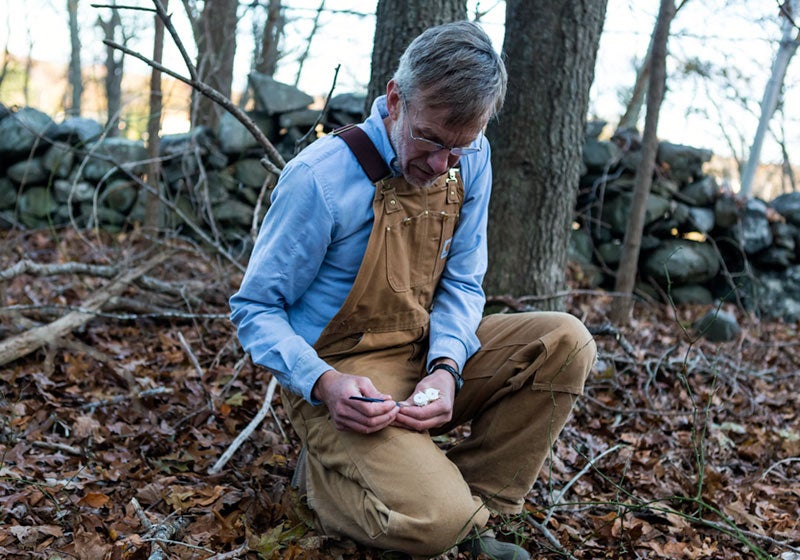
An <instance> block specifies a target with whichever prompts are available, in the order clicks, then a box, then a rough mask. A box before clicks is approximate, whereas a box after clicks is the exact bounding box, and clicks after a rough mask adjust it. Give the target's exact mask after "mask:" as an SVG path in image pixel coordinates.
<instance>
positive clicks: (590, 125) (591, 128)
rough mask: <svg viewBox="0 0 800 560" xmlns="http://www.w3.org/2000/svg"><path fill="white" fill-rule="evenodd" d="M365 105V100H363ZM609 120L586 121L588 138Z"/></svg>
mask: <svg viewBox="0 0 800 560" xmlns="http://www.w3.org/2000/svg"><path fill="white" fill-rule="evenodd" d="M361 105H362V107H363V105H364V104H363V102H362V104H361ZM607 124H608V121H589V122H587V123H586V137H587V138H595V139H596V138H597V137H598V136H600V135H601V134H602V133H603V130H604V129H605V128H606V125H607Z"/></svg>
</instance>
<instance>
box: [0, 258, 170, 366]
mask: <svg viewBox="0 0 800 560" xmlns="http://www.w3.org/2000/svg"><path fill="white" fill-rule="evenodd" d="M169 256H170V252H169V251H164V252H162V253H159V254H157V255H155V256H154V257H152V258H150V259H149V260H147V261H146V262H144V263H143V264H141V265H139V266H137V267H136V268H134V269H132V270H130V271H127V272H124V273H122V274H120V275H119V276H117V277H116V278H115V279H114V280H112V281H111V282H110V283H109V284H108V285H107V286H105V287H103V288H102V289H100V290H98V291H97V292H96V293H95V294H94V295H92V296H91V297H89V298H88V299H87V300H86V302H85V303H84V305H83V306H82V307H83V308H84V309H86V310H88V311H97V310H98V309H100V308H101V307H102V306H103V304H104V303H105V302H107V301H108V300H109V299H111V298H112V297H114V296H117V295H119V294H120V293H122V291H123V290H124V289H125V288H126V287H127V286H128V284H130V283H131V282H132V281H133V280H135V279H136V278H138V277H140V276H141V275H143V274H144V273H145V272H147V271H149V270H151V269H152V268H154V267H156V266H158V265H159V264H161V263H162V262H164V261H165V260H166V259H167V258H168V257H169ZM92 317H93V315H91V314H87V313H80V312H72V313H69V314H67V315H65V316H64V317H61V318H60V319H56V320H55V321H53V322H52V323H50V324H47V325H43V326H41V327H36V328H33V329H31V330H29V331H26V332H24V333H22V334H20V335H17V336H14V337H12V338H9V339H6V340H3V341H2V342H0V366H2V365H5V364H7V363H9V362H13V361H14V360H17V359H19V358H21V357H23V356H27V355H28V354H30V353H31V352H35V351H36V350H38V349H40V348H42V347H43V346H45V345H46V344H48V343H49V342H51V341H53V340H57V339H59V338H61V337H63V336H65V335H67V334H68V333H70V332H72V331H73V330H74V329H76V328H78V327H80V326H81V325H84V324H86V323H87V322H89V320H91V318H92Z"/></svg>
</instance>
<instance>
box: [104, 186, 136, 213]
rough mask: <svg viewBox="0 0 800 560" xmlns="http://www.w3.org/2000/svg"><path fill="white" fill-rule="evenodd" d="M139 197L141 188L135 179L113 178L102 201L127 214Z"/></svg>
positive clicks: (105, 190) (116, 210)
mask: <svg viewBox="0 0 800 560" xmlns="http://www.w3.org/2000/svg"><path fill="white" fill-rule="evenodd" d="M138 197H139V189H138V188H137V186H136V184H135V183H134V182H133V181H129V180H127V179H113V180H111V181H109V183H108V184H107V185H106V188H105V189H104V190H103V194H102V195H101V196H100V202H101V203H103V204H105V205H106V206H107V207H109V208H111V209H112V210H114V211H115V212H118V213H120V214H123V215H124V214H127V213H128V211H129V210H130V209H131V208H132V207H133V204H134V203H135V202H136V199H137V198H138Z"/></svg>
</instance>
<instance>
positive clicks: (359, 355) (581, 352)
mask: <svg viewBox="0 0 800 560" xmlns="http://www.w3.org/2000/svg"><path fill="white" fill-rule="evenodd" d="M348 143H349V142H348ZM370 146H371V144H370ZM373 149H374V147H373ZM354 151H356V150H355V149H354ZM356 155H359V154H358V152H356ZM359 159H361V158H359ZM381 161H382V160H381ZM362 166H364V167H365V169H367V168H368V165H365V164H364V163H363V161H362ZM384 166H385V164H384ZM368 174H369V171H368ZM374 175H375V174H374V173H373V174H372V175H371V177H372V176H374ZM463 198H464V188H463V183H462V182H461V178H460V175H459V174H458V172H457V170H451V171H450V172H449V173H447V174H446V175H444V176H442V177H440V178H439V180H438V181H437V182H436V183H435V184H434V185H433V186H431V187H429V188H419V187H414V186H412V185H410V184H408V183H407V182H406V181H405V180H404V179H403V178H402V177H397V178H389V179H380V180H377V181H375V196H374V199H373V211H374V223H373V227H372V232H371V234H370V238H369V241H368V244H367V249H366V252H365V254H364V258H363V261H362V264H361V267H360V269H359V272H358V275H357V277H356V280H355V282H354V284H353V287H352V289H351V291H350V293H349V294H348V296H347V299H346V300H345V302H344V304H343V305H342V308H341V309H340V310H339V312H338V313H337V314H336V316H335V317H334V318H333V319H332V320H331V321H330V323H329V324H328V325H327V326H326V327H325V329H324V330H323V332H322V334H321V335H320V337H319V339H318V340H317V342H316V343H315V344H314V348H315V349H316V350H317V352H318V354H319V356H320V357H321V358H323V359H325V361H326V362H328V363H329V364H330V365H331V367H332V368H334V369H336V370H338V371H341V372H344V373H348V374H353V375H362V376H365V377H369V378H370V379H371V380H372V382H373V383H374V385H375V386H376V387H377V389H378V390H379V391H382V392H384V393H386V394H390V395H392V397H393V398H394V399H395V400H397V401H400V400H404V399H406V398H407V397H409V395H410V394H411V393H412V392H413V390H414V388H415V386H416V384H417V383H418V382H419V380H420V379H421V378H422V377H423V376H424V375H425V365H426V361H427V352H428V343H427V340H428V325H429V313H430V310H431V307H432V305H433V297H434V293H435V290H436V287H437V285H438V282H439V279H440V277H441V275H442V272H443V270H444V267H445V264H446V260H447V254H448V250H449V245H450V241H451V239H452V236H453V233H454V232H455V228H456V226H457V222H458V215H459V211H460V208H461V204H462V201H463ZM477 335H478V337H479V339H480V341H481V344H482V347H481V349H480V350H479V351H478V353H476V354H475V355H474V356H473V357H472V358H470V359H469V360H468V362H467V364H466V365H465V367H464V371H463V372H462V374H463V377H464V387H463V388H462V390H461V391H460V392H459V394H458V396H457V398H456V400H455V406H454V411H453V419H452V420H451V422H449V423H448V424H447V425H446V426H443V427H441V428H439V429H437V430H436V431H435V433H418V432H413V431H409V430H406V429H402V428H395V427H388V428H385V429H384V430H381V431H380V432H377V433H373V434H369V435H363V434H357V433H353V432H348V431H339V430H337V429H336V428H335V427H334V425H333V423H332V422H331V421H330V417H329V413H328V410H327V407H326V406H324V405H320V406H313V405H311V404H309V403H307V402H306V401H304V400H303V399H302V397H300V396H298V395H295V394H292V393H289V392H287V391H282V399H283V403H284V406H285V407H286V409H287V412H288V414H289V418H290V420H291V422H292V425H293V426H294V428H295V430H296V432H297V433H298V435H299V436H300V438H301V439H302V441H303V442H304V444H305V446H306V451H307V455H306V480H307V497H308V505H309V507H310V508H311V509H312V510H313V511H314V513H315V515H316V518H317V522H318V523H319V525H320V528H321V529H322V530H323V531H324V532H325V533H328V534H339V535H345V536H348V537H350V538H353V539H354V540H356V541H358V542H361V543H364V544H367V545H369V546H374V547H377V548H383V549H398V550H402V551H405V552H408V553H411V554H416V555H435V554H438V553H440V552H442V551H444V550H447V549H448V548H450V547H452V546H453V545H454V544H456V543H457V542H458V541H459V540H460V539H462V538H463V537H465V536H466V535H467V534H468V533H469V532H470V530H471V529H472V528H473V527H478V528H480V527H482V526H484V525H485V524H486V522H487V521H488V518H489V514H490V510H491V511H496V512H501V513H518V512H520V511H521V509H522V506H523V504H524V498H525V495H526V494H527V493H528V492H529V491H530V489H531V487H532V485H533V483H534V481H535V480H536V477H537V476H538V473H539V471H540V469H541V467H542V464H543V462H544V460H545V459H546V457H547V455H548V453H549V450H550V448H551V447H552V444H553V442H554V441H555V439H556V438H557V437H558V434H559V433H560V431H561V428H562V427H563V425H564V423H565V422H566V420H567V418H568V416H569V413H570V409H571V408H572V405H573V403H574V400H575V398H576V396H577V395H579V394H581V392H582V390H583V383H584V380H585V378H586V376H587V375H588V372H589V370H590V368H591V366H592V364H593V362H594V357H595V346H594V341H593V340H592V338H591V335H589V333H588V332H587V331H586V329H585V328H584V327H583V325H582V323H580V321H578V320H577V319H575V318H574V317H572V316H570V315H566V314H563V313H522V314H514V315H493V316H489V317H486V318H484V319H483V320H482V322H481V325H480V327H479V329H478V332H477ZM468 421H471V422H472V425H471V433H470V435H469V437H468V438H467V439H466V440H465V441H463V442H461V443H459V444H458V445H456V446H455V447H454V448H452V449H451V450H450V451H449V452H448V453H446V454H445V453H444V452H443V451H442V450H441V449H440V448H439V447H438V446H437V444H436V443H435V442H434V441H433V440H432V439H431V435H437V434H443V433H446V432H448V431H450V430H451V429H453V428H454V427H456V426H458V425H461V424H463V423H465V422H468Z"/></svg>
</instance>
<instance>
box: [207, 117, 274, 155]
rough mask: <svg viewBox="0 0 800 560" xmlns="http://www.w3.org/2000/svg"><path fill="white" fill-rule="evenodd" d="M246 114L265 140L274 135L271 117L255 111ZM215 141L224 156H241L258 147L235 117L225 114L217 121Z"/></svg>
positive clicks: (254, 139) (249, 133)
mask: <svg viewBox="0 0 800 560" xmlns="http://www.w3.org/2000/svg"><path fill="white" fill-rule="evenodd" d="M247 114H248V116H249V117H250V118H251V119H252V120H253V121H254V122H255V123H256V126H258V128H259V129H260V130H261V131H262V132H263V133H264V134H265V135H266V136H267V138H272V137H273V136H274V135H275V132H276V130H275V128H276V127H275V123H274V120H273V119H272V117H270V116H269V115H268V114H266V113H259V112H255V111H251V112H249V113H247ZM217 139H218V142H219V147H220V149H221V150H222V152H223V153H225V154H241V153H244V152H246V151H248V150H250V149H253V148H259V147H260V145H259V143H258V141H257V140H256V138H255V137H254V136H253V134H252V133H251V132H250V131H249V130H247V128H246V127H245V126H244V125H243V124H242V123H241V122H240V121H239V120H238V119H237V118H236V117H234V116H233V115H231V114H230V113H227V112H226V113H224V114H223V115H222V117H221V118H220V120H219V128H218V129H217Z"/></svg>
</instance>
